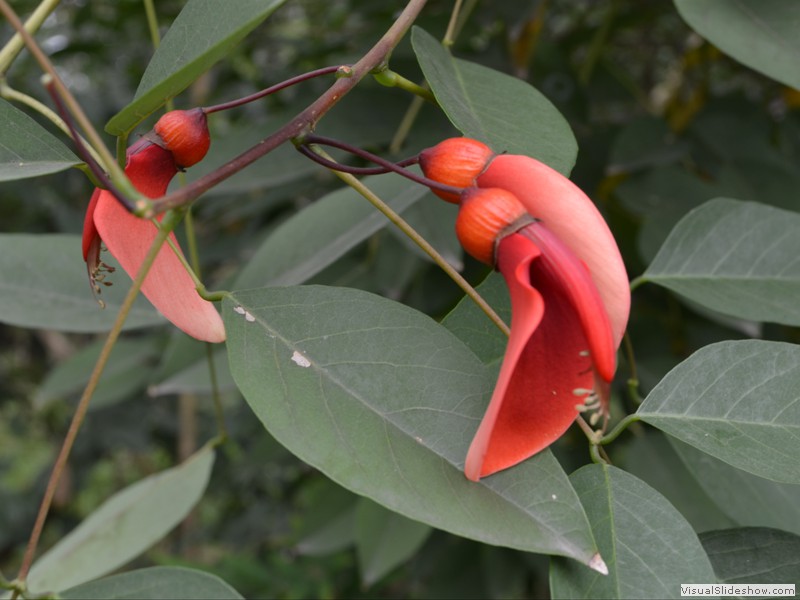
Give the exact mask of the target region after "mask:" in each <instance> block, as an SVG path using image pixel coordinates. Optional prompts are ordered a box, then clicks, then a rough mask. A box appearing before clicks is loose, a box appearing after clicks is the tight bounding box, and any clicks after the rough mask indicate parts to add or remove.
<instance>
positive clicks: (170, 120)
mask: <svg viewBox="0 0 800 600" xmlns="http://www.w3.org/2000/svg"><path fill="white" fill-rule="evenodd" d="M153 129H154V130H155V132H156V133H157V134H158V135H159V137H160V138H161V139H162V140H163V141H164V148H165V149H167V150H169V151H170V152H171V153H172V156H173V157H174V159H175V164H176V165H177V166H178V167H181V168H187V167H191V166H192V165H196V164H197V163H199V162H200V161H201V160H203V157H204V156H205V155H206V152H208V147H209V146H210V145H211V138H210V137H209V135H208V124H207V123H206V114H205V113H204V112H203V109H201V108H193V109H191V110H172V111H170V112H168V113H166V114H165V115H164V116H162V117H161V118H160V119H159V120H158V122H157V123H156V126H155V127H154V128H153Z"/></svg>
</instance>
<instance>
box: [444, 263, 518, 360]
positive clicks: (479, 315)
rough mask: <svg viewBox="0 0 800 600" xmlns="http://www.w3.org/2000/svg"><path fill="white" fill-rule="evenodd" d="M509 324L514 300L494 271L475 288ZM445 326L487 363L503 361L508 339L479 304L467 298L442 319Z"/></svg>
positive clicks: (501, 278) (499, 276)
mask: <svg viewBox="0 0 800 600" xmlns="http://www.w3.org/2000/svg"><path fill="white" fill-rule="evenodd" d="M475 291H477V292H478V293H479V294H480V295H481V297H482V298H483V299H484V300H486V302H488V303H489V306H491V307H492V308H493V309H494V310H495V312H496V313H497V314H498V315H499V316H500V318H501V319H503V320H504V321H505V322H506V323H511V301H510V300H509V297H508V288H507V287H506V283H505V281H503V276H502V275H500V274H499V273H495V272H492V273H490V274H489V276H488V277H486V279H484V280H483V281H482V282H481V283H480V285H478V286H477V287H476V288H475ZM442 325H444V326H445V327H447V328H448V329H449V330H450V331H452V332H453V333H454V334H455V335H456V336H457V337H458V338H459V339H461V341H462V342H464V343H465V344H466V345H467V347H468V348H469V349H470V350H472V351H473V352H474V353H475V354H476V356H477V357H478V358H480V359H481V360H482V361H483V362H484V363H487V364H488V363H491V362H493V361H496V360H499V359H501V358H503V354H504V353H505V351H506V344H507V343H508V336H506V335H505V334H504V333H503V332H502V331H500V329H499V328H498V327H497V325H495V324H494V323H493V322H492V321H490V320H489V317H487V316H486V313H484V312H483V311H482V310H481V309H480V308H478V305H477V304H475V302H474V301H473V300H472V298H469V297H468V296H464V297H463V298H462V299H461V301H460V302H459V303H458V304H457V305H456V307H455V308H454V309H453V310H451V311H450V312H449V313H448V314H447V316H445V318H444V319H443V320H442Z"/></svg>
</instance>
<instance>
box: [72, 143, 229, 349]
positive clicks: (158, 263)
mask: <svg viewBox="0 0 800 600" xmlns="http://www.w3.org/2000/svg"><path fill="white" fill-rule="evenodd" d="M142 142H146V140H142ZM125 172H126V174H127V175H128V176H129V177H130V179H131V182H132V183H133V184H134V185H135V186H136V187H137V189H138V190H139V191H140V192H142V193H143V194H145V195H147V196H150V197H158V196H161V195H163V194H164V192H165V191H166V189H167V186H168V185H169V181H170V180H171V179H172V177H173V175H174V174H175V172H176V168H175V165H174V162H173V161H172V158H171V156H170V155H169V153H168V152H167V151H166V150H164V149H162V148H160V147H159V146H156V145H153V144H150V143H149V142H147V143H146V144H141V142H140V143H138V144H136V145H134V146H132V147H131V148H130V149H129V152H128V164H127V166H126V168H125ZM92 199H93V200H95V196H93V197H92ZM91 208H92V207H91V206H90V209H91ZM91 214H92V220H93V223H94V227H96V229H97V232H98V233H99V235H100V238H101V239H102V240H103V243H104V244H105V245H106V247H107V248H108V250H109V251H110V252H111V254H112V255H113V256H114V258H116V259H117V261H119V263H120V265H121V266H122V268H123V269H125V272H126V273H128V275H130V276H131V278H134V277H136V274H137V272H138V271H139V267H140V266H141V264H142V262H143V261H144V258H145V256H146V255H147V252H148V250H149V248H150V246H151V244H152V242H153V240H154V239H155V237H156V235H157V231H158V230H157V229H156V226H155V225H154V224H153V223H151V222H150V221H147V220H144V219H140V218H138V217H136V216H134V215H132V214H130V213H129V212H128V211H127V210H126V209H125V208H124V207H122V206H121V205H120V204H119V202H117V201H116V199H115V198H114V197H113V195H112V194H111V193H110V192H108V191H105V190H103V191H100V193H99V194H98V195H97V197H96V200H95V201H94V210H93V211H92V212H91ZM86 239H87V234H86V229H84V252H86V249H87V242H86ZM170 239H172V241H173V243H174V244H175V245H176V247H178V246H177V240H176V239H175V236H173V235H171V236H170ZM142 293H143V294H144V295H145V296H146V297H147V299H148V300H150V302H151V304H153V306H155V307H156V308H157V309H158V311H159V312H160V313H161V314H162V315H164V317H166V318H167V319H168V320H169V321H171V322H172V323H173V324H174V325H175V326H176V327H178V328H179V329H181V330H182V331H184V332H185V333H187V334H189V335H191V336H192V337H194V338H196V339H198V340H202V341H207V342H222V341H224V340H225V327H224V325H223V323H222V318H221V317H220V316H219V313H218V312H217V309H216V308H215V307H214V305H213V304H212V303H211V302H208V301H207V300H203V299H202V298H201V297H200V296H199V295H198V294H197V290H196V289H195V284H194V281H193V280H192V278H191V277H190V276H189V274H188V273H187V272H186V269H185V268H184V267H183V264H181V261H180V260H178V257H177V256H175V253H174V252H173V250H172V248H170V247H169V246H168V245H166V244H165V245H164V247H163V248H162V249H161V251H160V252H159V253H158V255H157V256H156V259H155V262H154V263H153V266H152V267H151V269H150V272H149V273H148V274H147V277H146V278H145V280H144V284H143V285H142Z"/></svg>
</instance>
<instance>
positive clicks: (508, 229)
mask: <svg viewBox="0 0 800 600" xmlns="http://www.w3.org/2000/svg"><path fill="white" fill-rule="evenodd" d="M534 222H536V219H535V218H534V217H532V216H531V215H530V214H529V213H528V211H527V210H526V209H525V207H524V206H523V204H522V202H520V201H519V199H518V198H517V197H516V196H515V195H514V194H512V193H511V192H507V191H506V190H503V189H500V188H477V187H471V188H467V189H466V190H465V191H464V193H463V194H461V204H460V206H459V211H458V217H457V218H456V236H457V237H458V241H459V242H460V243H461V246H463V248H464V250H466V251H467V253H468V254H469V255H470V256H472V257H473V258H475V259H477V260H479V261H481V262H483V263H486V264H489V265H492V266H495V262H496V260H495V257H496V250H497V245H498V244H499V243H500V241H501V240H502V239H503V238H504V237H506V236H507V235H510V234H512V233H514V232H516V231H519V230H520V229H522V228H523V227H525V226H526V225H529V224H531V223H534Z"/></svg>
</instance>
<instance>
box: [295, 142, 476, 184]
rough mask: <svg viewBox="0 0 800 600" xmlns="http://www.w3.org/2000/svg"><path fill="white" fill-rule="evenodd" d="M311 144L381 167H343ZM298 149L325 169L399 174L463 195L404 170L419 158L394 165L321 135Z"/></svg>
mask: <svg viewBox="0 0 800 600" xmlns="http://www.w3.org/2000/svg"><path fill="white" fill-rule="evenodd" d="M309 144H318V145H321V146H331V147H333V148H339V149H340V150H344V151H346V152H349V153H351V154H353V155H355V156H360V157H361V158H365V159H367V160H369V161H371V162H374V163H375V164H378V165H380V168H378V169H377V170H376V169H370V168H366V169H364V168H360V167H349V166H347V165H342V164H339V163H337V162H334V161H332V160H328V159H327V158H325V157H322V156H320V155H318V154H317V153H316V152H314V151H312V150H310V149H309V148H308V145H309ZM297 149H298V150H299V151H300V152H302V153H303V154H304V155H305V156H307V157H308V158H310V159H311V160H313V161H315V162H317V163H319V164H321V165H322V166H324V167H328V168H329V169H334V170H336V171H342V172H344V173H350V174H351V175H365V174H367V175H368V174H373V173H377V174H380V173H388V172H392V173H397V174H398V175H402V176H403V177H405V178H407V179H410V180H411V181H415V182H416V183H419V184H420V185H424V186H426V187H429V188H434V189H437V190H441V191H443V192H447V193H450V194H456V195H457V196H458V195H461V192H463V191H464V190H462V189H461V188H457V187H454V186H452V185H446V184H444V183H439V182H438V181H434V180H433V179H428V178H427V177H423V176H422V175H418V174H417V173H414V172H413V171H409V170H408V169H406V168H404V167H406V166H408V165H412V164H415V163H417V162H418V161H419V158H418V157H413V158H411V159H406V160H404V161H403V162H402V163H393V162H392V161H390V160H386V159H385V158H382V157H380V156H378V155H377V154H372V153H371V152H368V151H366V150H364V149H362V148H357V147H355V146H352V145H350V144H348V143H347V142H342V141H340V140H336V139H333V138H328V137H324V136H320V135H308V136H306V137H305V138H303V143H302V144H300V145H299V146H297Z"/></svg>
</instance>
